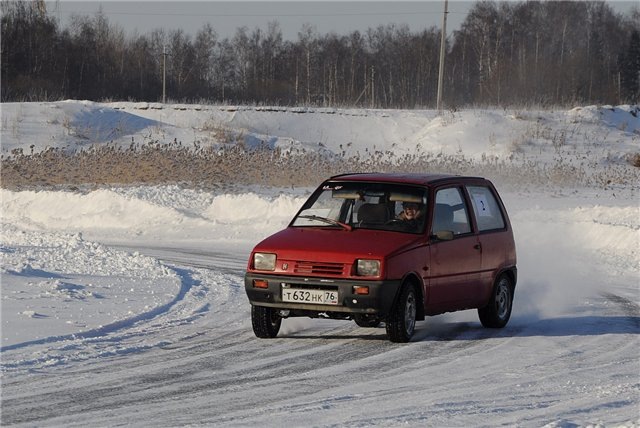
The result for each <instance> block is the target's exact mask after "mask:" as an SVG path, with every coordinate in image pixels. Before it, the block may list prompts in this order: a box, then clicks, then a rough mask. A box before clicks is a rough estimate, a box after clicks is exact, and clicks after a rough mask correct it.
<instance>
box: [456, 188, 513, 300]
mask: <svg viewBox="0 0 640 428" xmlns="http://www.w3.org/2000/svg"><path fill="white" fill-rule="evenodd" d="M466 188H467V192H468V194H469V199H470V201H471V206H472V208H473V213H474V217H475V221H476V225H477V229H478V240H479V244H480V246H481V250H482V251H481V253H482V262H481V274H480V281H481V283H482V285H481V287H482V290H483V291H482V292H481V294H480V296H479V304H482V303H483V302H486V301H487V299H488V298H489V295H490V293H491V290H492V288H493V282H494V280H495V276H496V274H497V272H499V271H500V270H501V268H503V267H505V266H506V264H507V263H506V261H507V260H511V258H510V257H509V256H510V255H509V254H507V252H508V251H509V249H512V248H514V245H513V235H512V234H511V233H510V231H509V230H508V228H507V222H506V220H505V215H504V213H503V212H502V209H501V206H500V203H499V202H498V198H497V196H496V195H495V193H494V191H493V190H492V189H491V187H490V186H488V185H483V184H477V185H475V184H474V185H467V186H466ZM512 258H514V257H512Z"/></svg>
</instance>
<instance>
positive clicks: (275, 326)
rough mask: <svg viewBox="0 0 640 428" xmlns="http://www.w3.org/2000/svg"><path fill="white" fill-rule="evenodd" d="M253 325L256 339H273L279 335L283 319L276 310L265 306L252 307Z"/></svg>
mask: <svg viewBox="0 0 640 428" xmlns="http://www.w3.org/2000/svg"><path fill="white" fill-rule="evenodd" d="M251 324H252V325H253V332H254V333H255V335H256V337H259V338H261V339H272V338H274V337H276V336H277V335H278V331H280V325H281V324H282V318H281V317H280V316H279V315H278V313H277V312H276V310H275V309H273V308H267V307H264V306H251Z"/></svg>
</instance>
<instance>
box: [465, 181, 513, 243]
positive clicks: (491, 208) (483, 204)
mask: <svg viewBox="0 0 640 428" xmlns="http://www.w3.org/2000/svg"><path fill="white" fill-rule="evenodd" d="M467 189H468V190H469V196H471V205H473V212H474V213H475V215H476V221H477V222H478V230H480V232H482V231H486V230H495V229H503V228H504V217H503V216H502V211H500V205H498V201H497V200H496V198H495V196H494V195H493V193H492V192H491V189H489V188H488V187H484V186H468V187H467Z"/></svg>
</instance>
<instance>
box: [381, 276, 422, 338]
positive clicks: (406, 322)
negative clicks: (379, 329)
mask: <svg viewBox="0 0 640 428" xmlns="http://www.w3.org/2000/svg"><path fill="white" fill-rule="evenodd" d="M416 312H417V301H416V290H415V288H414V287H413V286H412V285H411V284H407V285H405V286H404V287H403V289H402V292H401V293H400V297H399V298H398V301H397V302H396V304H395V305H394V306H393V308H392V309H391V313H390V314H389V319H388V320H387V323H386V327H387V336H388V337H389V340H390V341H392V342H397V343H406V342H408V341H410V340H411V337H412V336H413V332H414V331H415V328H416Z"/></svg>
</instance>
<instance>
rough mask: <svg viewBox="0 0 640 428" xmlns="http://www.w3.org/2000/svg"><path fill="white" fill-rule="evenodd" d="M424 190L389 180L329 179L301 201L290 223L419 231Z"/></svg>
mask: <svg viewBox="0 0 640 428" xmlns="http://www.w3.org/2000/svg"><path fill="white" fill-rule="evenodd" d="M426 206H427V192H426V189H425V188H424V187H417V186H411V185H403V184H393V183H368V182H330V183H327V184H325V185H323V186H322V188H321V189H318V191H316V192H315V193H314V194H313V195H312V196H311V197H310V198H309V200H308V201H307V202H306V203H305V205H304V206H303V208H302V210H301V211H300V213H299V214H298V215H297V216H296V217H295V218H294V219H293V220H292V222H291V226H294V227H297V226H306V227H308V226H311V227H340V226H341V225H342V226H344V225H348V226H350V227H352V228H354V229H376V230H387V231H390V232H391V231H392V232H404V233H422V232H423V231H424V226H425V211H426V210H425V208H426Z"/></svg>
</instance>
